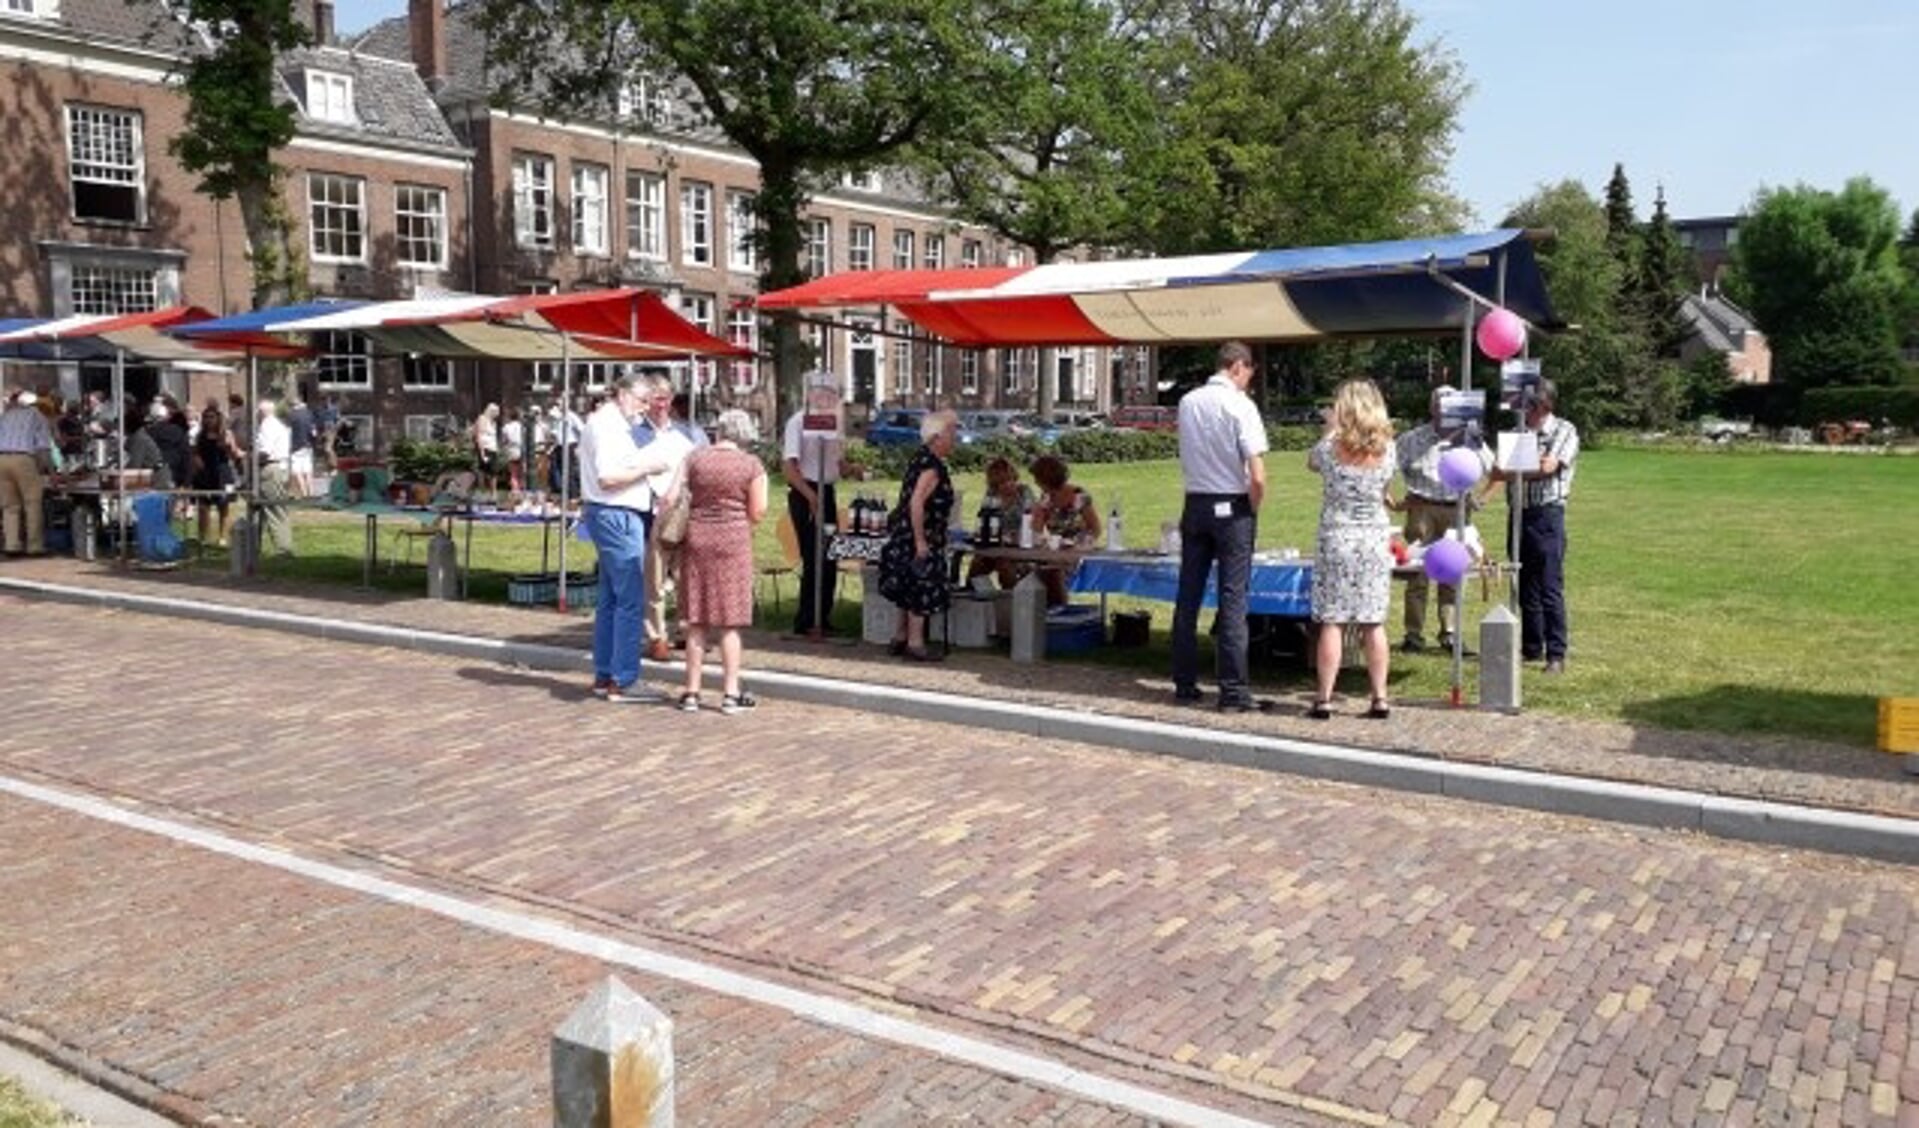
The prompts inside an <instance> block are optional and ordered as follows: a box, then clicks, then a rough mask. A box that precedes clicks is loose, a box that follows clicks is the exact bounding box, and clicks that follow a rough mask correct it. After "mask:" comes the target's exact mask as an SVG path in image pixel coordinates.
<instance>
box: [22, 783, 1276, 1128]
mask: <svg viewBox="0 0 1919 1128" xmlns="http://www.w3.org/2000/svg"><path fill="white" fill-rule="evenodd" d="M0 793H5V794H9V795H13V796H16V797H18V798H21V799H28V800H32V801H33V802H36V803H43V804H45V805H47V806H50V807H57V808H59V809H60V810H63V811H70V812H72V813H74V814H78V815H84V816H86V817H88V818H91V819H97V820H99V821H101V822H106V823H111V824H113V825H115V826H122V827H127V828H129V829H132V830H138V831H143V832H145V833H148V834H156V835H159V836H160V837H162V838H167V839H171V840H172V841H175V842H181V843H185V844H187V845H191V846H197V847H199V848H200V849H203V850H207V851H210V852H212V853H215V854H221V855H224V856H226V857H229V858H237V859H239V860H241V861H246V862H253V863H256V864H259V865H265V866H271V867H273V868H274V869H278V870H284V871H286V872H288V873H293V874H298V875H299V876H301V877H305V878H309V879H311V880H314V881H319V882H323V883H325V884H327V885H332V886H336V887H338V888H341V889H350V890H352V891H354V892H356V893H362V894H365V895H367V896H370V897H377V898H379V899H381V900H383V901H390V902H393V903H395V904H400V905H406V906H408V907H409V908H415V909H423V910H425V911H427V912H430V913H436V914H438V915H440V916H443V917H447V918H450V919H452V920H456V921H459V922H460V923H461V924H466V925H471V926H473V927H475V928H482V929H485V930H487V931H488V932H494V933H498V934H500V935H502V936H511V937H513V938H514V939H516V940H527V941H531V942H533V943H536V944H543V945H545V946H547V947H549V948H556V949H559V950H560V951H565V952H572V953H574V954H576V955H581V956H587V957H589V958H591V959H596V960H600V961H602V962H605V963H610V964H618V965H620V966H622V967H628V968H632V969H633V970H634V971H638V972H642V973H645V974H647V975H656V976H659V977H661V978H664V979H671V980H675V981H677V982H680V983H684V984H687V985H688V986H691V987H696V988H699V989H701V990H705V991H711V992H714V993H716V994H720V995H727V996H730V997H732V998H736V999H743V1000H745V1001H747V1002H750V1003H756V1004H759V1005H761V1006H767V1007H772V1008H775V1009H777V1010H782V1011H785V1012H786V1013H788V1014H791V1015H794V1016H796V1017H798V1018H802V1019H806V1020H808V1021H811V1022H817V1023H819V1024H820V1025H822V1026H830V1027H833V1028H835V1029H838V1030H845V1031H848V1032H850V1033H853V1034H857V1035H860V1036H861V1037H865V1038H873V1039H876V1040H879V1041H883V1042H890V1043H893V1044H895V1045H900V1046H907V1047H910V1048H912V1049H916V1050H922V1051H924V1052H926V1053H930V1054H936V1055H938V1056H939V1057H943V1058H947V1059H949V1060H952V1061H957V1062H963V1063H965V1064H967V1065H971V1066H976V1067H978V1068H980V1069H985V1070H990V1071H991V1072H993V1073H997V1074H1000V1075H1002V1076H1006V1077H1012V1078H1015V1079H1018V1080H1022V1081H1028V1082H1031V1083H1033V1084H1035V1085H1042V1086H1045V1087H1047V1088H1050V1089H1055V1090H1058V1091H1060V1092H1064V1093H1070V1094H1072V1095H1073V1096H1077V1097H1084V1098H1086V1099H1087V1100H1090V1101H1096V1102H1098V1103H1100V1104H1104V1105H1109V1106H1112V1107H1114V1108H1118V1109H1123V1110H1125V1111H1127V1112H1132V1113H1137V1114H1138V1115H1140V1116H1145V1117H1150V1118H1153V1119H1157V1120H1162V1121H1165V1122H1167V1123H1171V1124H1189V1125H1203V1126H1206V1128H1213V1126H1218V1128H1254V1126H1256V1125H1259V1124H1260V1122H1259V1121H1256V1120H1248V1119H1245V1118H1244V1117H1240V1116H1235V1115H1233V1114H1231V1113H1226V1112H1221V1111H1219V1110H1217V1109H1211V1108H1207V1107H1205V1106H1204V1105H1198V1104H1194V1103H1192V1102H1191V1101H1187V1100H1182V1099H1180V1098H1178V1097H1174V1096H1170V1095H1168V1094H1166V1093H1161V1092H1156V1091H1154V1090H1152V1089H1147V1088H1144V1087H1142V1086H1139V1085H1134V1084H1130V1083H1128V1082H1125V1081H1116V1080H1113V1079H1111V1078H1107V1077H1101V1076H1099V1075H1097V1074H1093V1073H1088V1072H1086V1071H1085V1070H1082V1069H1076V1068H1074V1067H1072V1066H1069V1065H1067V1064H1065V1063H1063V1062H1058V1061H1054V1060H1051V1059H1049V1058H1043V1057H1040V1056H1038V1055H1036V1054H1029V1053H1025V1052H1023V1051H1020V1050H1014V1049H1009V1048H1007V1047H1005V1046H997V1045H994V1044H993V1043H991V1042H985V1041H981V1040H980V1039H978V1038H969V1037H967V1036H965V1035H962V1034H954V1033H950V1032H948V1031H944V1030H939V1029H937V1028H935V1027H931V1026H926V1025H923V1024H921V1023H917V1022H909V1021H907V1020H905V1019H901V1018H895V1017H893V1016H891V1015H885V1014H881V1013H879V1012H877V1011H873V1010H869V1009H867V1008H866V1007H862V1006H860V1005H858V1004H856V1003H850V1002H847V1001H845V1000H843V999H835V998H832V997H830V996H827V995H817V994H813V993H811V992H808V991H801V990H797V989H795V988H792V987H785V986H782V985H780V984H778V983H772V982H769V981H767V980H764V979H756V978H754V977H752V976H749V975H741V974H739V973H738V972H734V971H729V970H727V969H725V968H722V967H715V966H713V965H711V964H703V963H699V962H698V961H695V960H689V959H683V958H681V957H679V956H671V955H667V954H665V953H663V952H656V951H652V950H650V949H647V948H642V947H639V946H638V945H635V944H628V943H625V942H623V941H619V940H614V939H611V938H609V937H605V936H597V935H594V934H593V933H591V932H586V931H583V930H581V929H578V928H573V927H571V926H569V925H564V924H560V923H558V922H556V921H551V920H545V919H541V918H539V917H534V916H529V915H526V914H523V913H516V912H509V911H507V910H504V909H498V908H493V907H491V906H487V905H480V904H475V903H473V902H470V901H463V900H461V899H459V898H457V897H449V896H447V895H445V894H443V893H435V892H432V891H431V890H426V889H419V888H415V887H413V886H410V885H404V884H402V883H400V882H397V881H390V880H388V879H386V878H383V877H374V876H372V875H371V874H366V873H358V872H355V871H353V870H349V869H344V868H342V867H340V866H335V865H329V864H327V863H325V862H317V861H313V860H312V859H309V858H302V857H299V856H297V855H294V854H289V853H286V852H285V851H281V850H275V849H271V848H269V847H266V846H260V845H256V844H254V843H251V842H243V841H240V840H238V839H235V838H229V837H227V836H226V835H224V834H215V833H213V832H211V831H207V830H202V829H200V828H199V827H193V826H187V825H185V824H183V823H176V822H171V821H169V820H166V819H160V818H154V817H152V816H150V815H142V814H137V813H135V812H132V811H128V810H124V809H122V808H120V807H116V806H114V805H113V804H111V803H108V802H106V801H104V800H101V799H96V798H92V797H90V796H86V795H76V794H73V793H71V792H66V791H60V790H56V789H54V788H49V787H42V786H40V785H38V784H34V783H29V782H27V781H25V780H21V779H14V778H12V777H10V776H0Z"/></svg>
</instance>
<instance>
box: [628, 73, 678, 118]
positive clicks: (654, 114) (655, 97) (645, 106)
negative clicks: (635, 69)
mask: <svg viewBox="0 0 1919 1128" xmlns="http://www.w3.org/2000/svg"><path fill="white" fill-rule="evenodd" d="M614 109H615V111H616V112H617V113H618V114H619V117H620V120H621V121H637V122H641V123H644V124H646V125H653V126H661V125H665V124H666V123H667V118H668V116H669V113H670V111H671V109H672V106H671V103H670V101H669V99H668V97H667V91H666V84H665V83H664V82H661V81H660V80H659V79H657V78H653V77H651V76H648V75H641V76H640V77H638V78H636V79H634V80H633V81H631V82H623V83H621V84H620V89H619V91H618V93H617V94H616V95H615V104H614Z"/></svg>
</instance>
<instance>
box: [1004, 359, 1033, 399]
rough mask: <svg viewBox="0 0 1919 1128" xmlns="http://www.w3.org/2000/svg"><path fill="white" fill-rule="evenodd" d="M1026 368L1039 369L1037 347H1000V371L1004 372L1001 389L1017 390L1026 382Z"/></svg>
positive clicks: (1009, 391) (1006, 390)
mask: <svg viewBox="0 0 1919 1128" xmlns="http://www.w3.org/2000/svg"><path fill="white" fill-rule="evenodd" d="M1028 370H1031V371H1033V372H1035V373H1036V372H1038V371H1039V350H1038V349H1001V350H1000V371H1001V372H1002V373H1004V374H1005V380H1004V382H1003V383H1002V384H1001V390H1002V391H1005V392H1008V393H1011V392H1017V391H1019V390H1020V389H1021V388H1022V387H1023V386H1025V384H1026V373H1027V371H1028Z"/></svg>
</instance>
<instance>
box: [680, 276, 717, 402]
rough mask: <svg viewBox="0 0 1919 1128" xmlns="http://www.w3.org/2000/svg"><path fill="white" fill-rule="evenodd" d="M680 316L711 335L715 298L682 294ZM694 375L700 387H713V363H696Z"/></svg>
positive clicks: (697, 361)
mask: <svg viewBox="0 0 1919 1128" xmlns="http://www.w3.org/2000/svg"><path fill="white" fill-rule="evenodd" d="M680 316H682V317H684V318H686V319H687V320H688V321H691V322H692V323H693V324H695V325H697V326H699V327H700V328H701V329H704V330H706V331H707V332H708V333H711V332H712V331H713V296H712V295H711V294H681V295H680ZM693 373H694V379H695V380H696V381H697V382H698V386H699V387H702V388H710V387H712V386H713V362H712V361H710V360H696V361H694V362H693Z"/></svg>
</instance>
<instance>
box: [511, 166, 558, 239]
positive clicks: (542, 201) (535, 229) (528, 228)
mask: <svg viewBox="0 0 1919 1128" xmlns="http://www.w3.org/2000/svg"><path fill="white" fill-rule="evenodd" d="M513 241H514V242H516V243H518V244H519V245H520V246H522V247H537V248H541V249H545V248H549V247H551V246H553V158H552V157H549V156H546V155H544V154H541V153H515V154H513Z"/></svg>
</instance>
